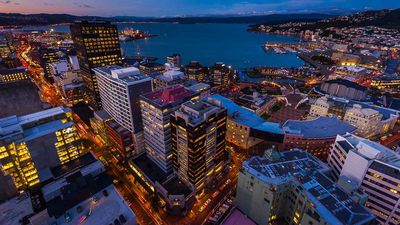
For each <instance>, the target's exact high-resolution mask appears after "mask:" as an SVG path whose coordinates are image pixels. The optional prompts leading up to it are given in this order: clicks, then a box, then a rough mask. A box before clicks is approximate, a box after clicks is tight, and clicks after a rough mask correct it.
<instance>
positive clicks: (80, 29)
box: [70, 21, 122, 109]
mask: <svg viewBox="0 0 400 225" xmlns="http://www.w3.org/2000/svg"><path fill="white" fill-rule="evenodd" d="M70 29H71V35H72V39H73V41H74V46H75V50H76V54H77V56H78V60H79V66H80V68H81V70H82V78H83V81H84V82H85V83H86V86H87V101H88V102H89V105H90V106H91V107H92V108H93V109H99V108H101V101H100V94H99V88H98V86H97V81H96V76H95V74H94V73H93V71H92V69H93V68H96V67H102V66H108V65H114V64H116V65H122V56H121V50H120V45H119V39H118V30H117V27H116V26H115V25H112V24H111V23H110V22H97V21H96V22H87V21H83V22H76V23H74V24H72V25H71V26H70Z"/></svg>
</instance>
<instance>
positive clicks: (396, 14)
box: [252, 9, 400, 32]
mask: <svg viewBox="0 0 400 225" xmlns="http://www.w3.org/2000/svg"><path fill="white" fill-rule="evenodd" d="M399 21H400V9H394V10H388V9H385V10H372V11H364V12H359V13H355V14H351V15H341V16H337V17H332V18H328V19H322V20H318V21H315V22H311V23H307V24H301V25H299V24H285V23H280V24H271V23H262V24H263V25H267V26H272V29H271V30H270V32H274V31H284V30H288V29H292V30H296V31H297V32H300V31H305V30H311V31H315V30H317V29H321V30H324V29H326V28H329V27H336V28H344V27H365V26H376V27H382V28H389V29H398V30H400V22H399ZM259 25H261V24H256V25H252V27H253V29H252V30H254V31H257V29H258V26H259Z"/></svg>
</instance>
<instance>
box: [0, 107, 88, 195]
mask: <svg viewBox="0 0 400 225" xmlns="http://www.w3.org/2000/svg"><path fill="white" fill-rule="evenodd" d="M82 153H83V147H82V144H81V142H80V137H79V135H78V133H77V132H76V128H75V125H74V122H73V120H72V112H71V109H69V108H64V107H57V108H52V109H48V110H44V111H40V112H37V113H32V114H29V115H25V116H9V117H6V118H3V119H0V168H1V170H3V172H4V174H5V175H9V176H12V177H13V179H14V182H15V186H16V187H17V188H18V189H25V188H28V187H32V186H34V185H36V184H38V183H39V182H40V178H39V174H38V172H39V171H40V170H42V169H46V168H48V167H53V166H57V165H60V164H64V163H66V162H69V161H70V160H72V159H75V158H77V157H79V156H80V155H81V154H82Z"/></svg>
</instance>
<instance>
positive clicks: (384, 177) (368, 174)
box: [328, 134, 400, 224]
mask: <svg viewBox="0 0 400 225" xmlns="http://www.w3.org/2000/svg"><path fill="white" fill-rule="evenodd" d="M328 164H329V166H330V167H331V168H332V174H333V177H334V178H335V179H339V177H341V176H344V177H347V178H348V179H349V180H350V182H352V183H354V185H355V186H356V187H357V188H359V189H360V190H361V191H363V192H365V193H366V194H368V200H367V202H366V207H368V208H369V209H370V210H371V211H372V212H373V213H374V214H375V215H376V217H377V220H378V221H379V222H380V223H381V224H399V223H400V215H399V213H398V212H399V211H400V204H399V203H400V194H399V193H400V175H399V174H400V155H399V154H398V153H396V152H394V151H392V150H390V149H388V148H386V147H384V146H382V145H380V144H379V143H376V142H373V141H370V140H367V139H364V138H360V137H357V136H355V135H351V134H346V135H338V136H337V138H336V141H335V144H334V145H332V149H331V152H330V155H329V158H328Z"/></svg>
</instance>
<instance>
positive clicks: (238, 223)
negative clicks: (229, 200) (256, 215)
mask: <svg viewBox="0 0 400 225" xmlns="http://www.w3.org/2000/svg"><path fill="white" fill-rule="evenodd" d="M222 225H256V223H255V222H253V221H252V220H250V219H249V218H248V217H247V216H246V215H244V214H243V213H242V212H241V211H240V210H239V209H238V208H236V209H234V210H233V212H232V213H231V214H230V215H229V216H228V217H227V218H226V219H225V221H224V222H223V223H222Z"/></svg>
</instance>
